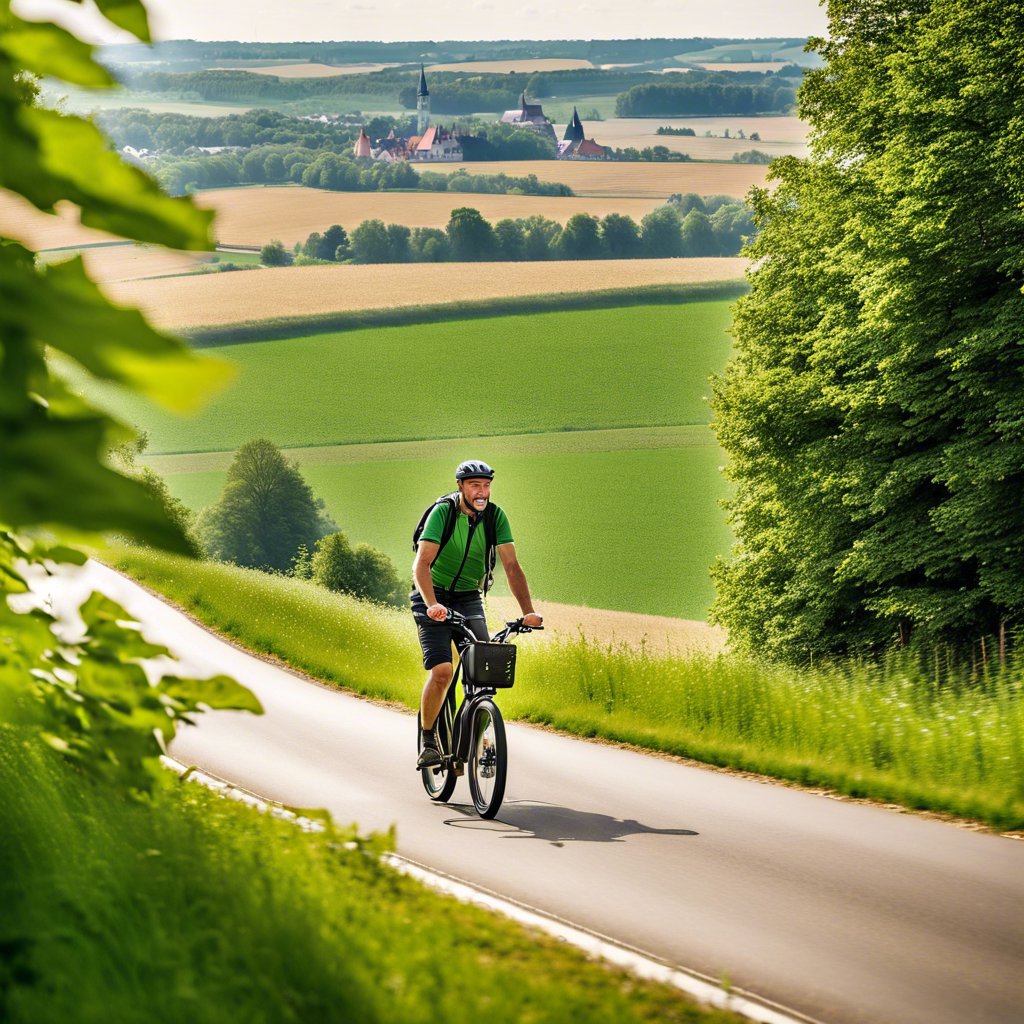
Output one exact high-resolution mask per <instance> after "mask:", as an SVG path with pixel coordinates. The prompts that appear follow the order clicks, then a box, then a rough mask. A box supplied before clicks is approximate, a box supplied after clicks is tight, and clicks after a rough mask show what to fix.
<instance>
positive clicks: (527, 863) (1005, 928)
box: [55, 563, 1024, 1024]
mask: <svg viewBox="0 0 1024 1024" xmlns="http://www.w3.org/2000/svg"><path fill="white" fill-rule="evenodd" d="M88 589H101V590H103V591H104V592H105V593H107V594H109V595H110V596H111V597H113V598H114V599H115V600H118V601H120V602H121V603H122V604H123V605H124V606H125V607H126V608H128V609H129V611H130V612H131V613H132V614H133V615H135V616H137V617H138V619H139V621H140V622H142V623H143V624H144V627H145V629H144V632H145V633H146V636H147V637H148V638H150V639H152V640H154V641H156V642H160V643H164V644H165V645H166V646H168V647H169V648H171V649H172V650H174V651H175V652H176V653H178V654H179V656H180V657H181V658H182V659H183V660H184V661H185V662H186V664H187V667H188V669H189V671H191V672H193V673H196V674H202V675H205V674H209V673H213V672H226V673H228V674H231V675H233V676H234V677H235V678H237V679H238V680H240V681H241V682H243V683H244V684H245V685H247V686H248V687H249V688H250V689H252V690H253V691H254V692H255V693H256V694H257V696H258V697H259V699H260V700H261V701H262V703H263V705H264V708H265V711H266V713H265V715H263V716H262V717H257V716H253V715H249V714H242V713H236V712H211V713H207V714H205V715H203V716H202V718H201V721H200V724H198V725H197V726H195V727H193V728H187V729H185V730H183V731H182V732H181V733H180V734H179V737H178V738H177V740H176V741H175V743H174V745H173V748H172V753H173V754H174V755H175V756H176V757H177V758H178V759H179V760H181V761H183V762H185V763H186V764H196V765H198V766H200V767H202V768H204V769H206V770H207V771H209V772H211V773H213V774H215V775H218V776H220V777H222V778H224V779H227V780H230V781H232V782H235V783H237V784H239V785H241V786H243V787H245V788H247V789H249V790H251V791H253V792H255V793H257V794H259V795H261V796H264V797H266V798H269V799H271V800H276V801H280V802H282V803H285V804H287V805H289V806H293V807H312V806H317V807H326V808H328V809H329V810H330V811H331V813H332V814H333V815H334V817H335V819H336V820H338V821H340V822H349V821H356V822H358V823H359V825H360V826H361V828H362V829H363V830H364V831H369V830H373V829H386V828H388V827H389V826H390V825H392V824H395V825H397V834H398V852H399V853H401V854H403V855H405V856H407V857H409V858H411V859H413V860H415V861H417V862H419V863H421V864H424V865H427V866H430V867H434V868H436V869H439V870H441V871H443V872H446V873H448V874H450V875H453V876H455V877H456V878H459V879H462V880H465V881H468V882H470V883H472V884H475V885H478V886H482V887H484V888H486V889H488V890H491V891H493V892H496V893H498V894H501V895H504V896H508V897H510V898H512V899H514V900H517V901H519V902H522V903H525V904H527V905H529V906H531V907H535V908H538V909H540V910H542V911H544V912H546V913H549V914H553V915H556V916H558V917H560V918H563V919H565V920H568V921H570V922H572V923H573V924H576V925H579V926H582V927H584V928H587V929H590V930H592V931H594V932H597V933H600V934H601V935H604V936H608V937H610V938H612V939H615V940H617V941H619V942H623V943H626V944H629V945H631V946H634V947H637V948H638V949H640V950H643V951H645V952H647V953H650V954H653V955H654V956H656V957H658V958H660V959H663V960H665V961H667V962H669V963H672V964H675V965H679V966H682V967H685V968H688V969H691V970H696V971H699V972H701V973H703V974H705V975H708V976H710V977H712V978H723V977H727V978H728V979H729V980H730V982H731V983H732V984H733V985H735V986H737V987H739V988H742V989H745V990H746V991H748V992H752V993H754V994H756V995H759V996H762V997H764V998H767V999H770V1000H772V1001H774V1002H776V1003H778V1004H781V1005H783V1006H785V1007H788V1008H791V1009H793V1010H796V1011H798V1012H800V1013H803V1014H806V1015H808V1016H810V1017H813V1018H816V1019H818V1020H820V1021H823V1022H826V1024H897V1022H906V1024H946V1022H948V1024H967V1022H978V1024H981V1022H985V1024H1010V1022H1013V1021H1024V843H1021V842H1017V841H1014V840H1012V839H1008V838H1004V837H1000V836H995V835H990V834H984V833H976V832H971V831H969V830H966V829H961V828H957V827H955V826H953V825H951V824H948V823H945V822H940V821H934V820H928V819H926V818H923V817H920V816H915V815H910V814H901V813H897V812H896V811H894V810H890V809H886V808H882V807H876V806H870V805H864V804H856V803H851V802H846V801H839V800H834V799H830V798H828V797H826V796H821V795H817V794H813V793H808V792H804V791H800V790H796V789H790V788H787V787H784V786H780V785H774V784H770V783H762V782H758V781H751V780H749V779H743V778H740V777H737V776H733V775H729V774H725V773H720V772H713V771H709V770H705V769H700V768H694V767H691V766H688V765H684V764H680V763H677V762H674V761H671V760H668V759H662V758H657V757H653V756H647V755H643V754H639V753H634V752H632V751H627V750H622V749H618V748H614V747H610V746H605V745H600V744H596V743H590V742H585V741H581V740H576V739H571V738H567V737H564V736H559V735H555V734H552V733H550V732H546V731H542V730H540V729H536V728H531V727H528V726H521V725H515V724H512V725H509V726H508V742H509V751H510V755H509V756H510V764H509V778H508V789H507V793H506V798H505V803H504V805H503V808H502V810H501V812H500V813H499V816H498V819H496V820H495V821H490V822H485V821H481V820H480V819H478V818H477V817H476V816H475V815H474V814H473V812H472V809H471V803H470V799H469V792H468V786H467V784H466V781H465V779H462V780H460V781H459V785H458V787H457V789H456V791H455V795H454V797H453V802H452V803H451V804H450V805H448V806H445V805H436V804H431V803H430V802H429V801H428V799H427V798H426V796H425V794H424V792H423V790H422V787H421V785H420V780H419V775H418V773H416V772H415V770H414V761H415V749H414V748H415V718H414V716H412V715H411V714H407V713H403V712H401V711H395V710H392V709H389V708H386V707H382V706H379V705H376V704H373V703H371V702H369V701H366V700H361V699H358V698H354V697H350V696H348V695H346V694H344V693H341V692H339V691H337V690H331V689H328V688H326V687H322V686H319V685H316V684H314V683H311V682H309V681H307V680H304V679H301V678H298V677H297V676H295V675H292V674H291V673H289V672H287V671H285V670H282V669H281V668H278V667H275V666H273V665H269V664H267V663H266V662H263V661H261V660H259V659H257V658H254V657H252V656H250V655H248V654H245V653H244V652H241V651H239V650H237V649H235V648H234V647H232V646H230V645H229V644H227V643H225V642H223V641H221V640H219V639H218V638H216V637H214V636H212V635H211V634H210V633H208V632H206V631H205V630H203V629H202V628H200V627H198V626H196V625H195V624H193V623H191V622H190V621H188V619H186V618H185V617H184V616H182V615H181V614H180V613H178V612H176V611H174V610H173V609H171V608H169V607H168V606H166V605H164V604H163V603H162V602H160V601H159V600H157V599H156V598H154V597H152V596H150V595H148V594H146V593H145V592H144V591H142V590H141V589H140V588H138V587H136V586H135V585H134V584H132V583H130V582H129V581H127V580H125V579H123V578H122V577H120V576H118V575H117V574H116V573H113V572H112V571H110V570H108V569H106V568H104V567H102V566H98V565H95V564H94V563H90V565H89V566H87V567H86V568H85V569H84V570H79V571H77V575H76V578H75V579H73V580H72V579H65V580H64V581H63V582H62V583H61V584H60V585H59V587H58V588H56V590H55V595H56V596H55V605H56V606H57V607H58V608H59V606H60V605H61V604H62V603H64V602H66V601H67V600H69V599H72V598H74V597H75V592H76V591H77V592H78V595H79V596H81V595H84V593H86V592H87V590H88ZM523 642H524V643H528V642H529V639H528V638H526V639H524V641H523ZM410 643H415V639H414V636H413V632H412V626H411V623H410ZM517 685H525V686H529V680H522V681H521V682H520V683H517ZM499 703H500V698H499Z"/></svg>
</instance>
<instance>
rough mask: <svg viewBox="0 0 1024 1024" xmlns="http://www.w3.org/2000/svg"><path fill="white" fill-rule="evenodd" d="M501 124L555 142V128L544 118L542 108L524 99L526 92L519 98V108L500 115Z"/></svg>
mask: <svg viewBox="0 0 1024 1024" xmlns="http://www.w3.org/2000/svg"><path fill="white" fill-rule="evenodd" d="M501 123H502V124H514V125H519V126H521V127H523V128H529V129H531V130H532V131H535V132H539V133H540V134H541V135H548V136H550V137H551V139H552V140H556V139H557V136H556V135H555V126H554V125H553V124H552V123H551V122H550V121H549V120H548V119H547V117H545V115H544V108H543V107H542V106H541V104H539V103H529V102H527V99H526V91H525V90H523V92H522V94H521V95H520V97H519V107H518V109H515V110H506V111H505V113H504V114H502V115H501Z"/></svg>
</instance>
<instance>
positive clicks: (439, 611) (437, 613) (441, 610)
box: [427, 604, 448, 622]
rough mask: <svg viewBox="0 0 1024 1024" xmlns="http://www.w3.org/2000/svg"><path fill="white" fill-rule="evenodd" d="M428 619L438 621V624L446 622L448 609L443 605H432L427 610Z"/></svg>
mask: <svg viewBox="0 0 1024 1024" xmlns="http://www.w3.org/2000/svg"><path fill="white" fill-rule="evenodd" d="M427 617H428V618H430V619H436V620H437V621H438V622H444V620H445V619H447V618H448V609H447V608H445V606H444V605H443V604H432V605H431V606H430V607H429V608H428V609H427Z"/></svg>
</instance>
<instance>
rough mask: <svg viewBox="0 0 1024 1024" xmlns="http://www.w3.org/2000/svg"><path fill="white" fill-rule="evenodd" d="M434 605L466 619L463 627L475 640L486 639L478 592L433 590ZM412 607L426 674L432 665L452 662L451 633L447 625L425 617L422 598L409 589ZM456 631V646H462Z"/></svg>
mask: <svg viewBox="0 0 1024 1024" xmlns="http://www.w3.org/2000/svg"><path fill="white" fill-rule="evenodd" d="M434 593H435V595H436V596H437V603H438V604H443V605H444V606H445V607H446V608H451V609H453V610H454V611H457V612H460V613H461V614H462V615H465V616H466V618H467V620H468V621H467V622H466V625H467V626H468V627H469V629H470V630H471V632H472V633H473V635H474V636H476V638H477V639H478V640H487V639H488V637H489V634H488V632H487V619H486V618H485V616H484V600H483V597H482V596H481V594H480V591H479V590H457V591H454V592H453V591H450V590H444V589H443V588H441V587H435V588H434ZM409 600H410V602H411V604H412V617H413V618H414V619H415V620H416V629H417V631H418V632H419V637H420V647H422V648H423V667H424V668H425V669H427V670H428V671H429V670H430V669H432V668H433V667H434V666H435V665H443V664H444V663H445V662H449V663H451V660H452V640H453V635H452V634H453V633H454V630H453V629H452V627H451V626H450V625H449V624H448V623H447V622H437V621H435V620H434V619H431V618H429V617H428V616H427V606H426V603H425V602H424V600H423V595H422V594H420V592H419V591H418V590H413V592H412V593H411V594H410V595H409ZM461 633H462V631H461V630H459V634H458V637H457V639H456V640H455V642H456V646H461V645H462V644H464V643H465V642H466V641H465V638H464V637H463V636H462V635H461Z"/></svg>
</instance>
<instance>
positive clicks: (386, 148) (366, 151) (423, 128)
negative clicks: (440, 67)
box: [352, 64, 465, 163]
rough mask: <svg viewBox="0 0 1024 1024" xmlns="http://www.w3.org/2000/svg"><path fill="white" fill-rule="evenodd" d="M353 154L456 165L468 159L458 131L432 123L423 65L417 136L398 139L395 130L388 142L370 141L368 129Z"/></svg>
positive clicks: (384, 140) (417, 108) (418, 100)
mask: <svg viewBox="0 0 1024 1024" xmlns="http://www.w3.org/2000/svg"><path fill="white" fill-rule="evenodd" d="M352 152H353V154H354V155H355V156H356V157H360V158H363V159H367V160H383V161H385V162H388V163H390V162H391V161H393V160H414V161H416V162H417V163H418V162H420V161H433V162H446V163H455V162H458V161H461V160H464V159H465V154H464V153H463V150H462V145H461V143H460V142H459V138H458V136H457V135H456V134H455V132H454V131H449V130H448V129H447V128H445V127H444V126H443V125H432V124H431V123H430V91H429V90H428V89H427V76H426V74H425V73H424V70H423V65H422V64H421V65H420V84H419V89H418V90H417V92H416V134H415V135H412V136H407V137H403V136H401V135H396V134H395V130H394V128H392V129H391V131H390V132H388V135H387V138H384V139H376V140H374V141H373V142H371V141H370V137H369V136H368V135H367V134H366V131H365V129H363V128H360V129H359V137H358V138H357V139H356V142H355V145H354V146H353V148H352Z"/></svg>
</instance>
